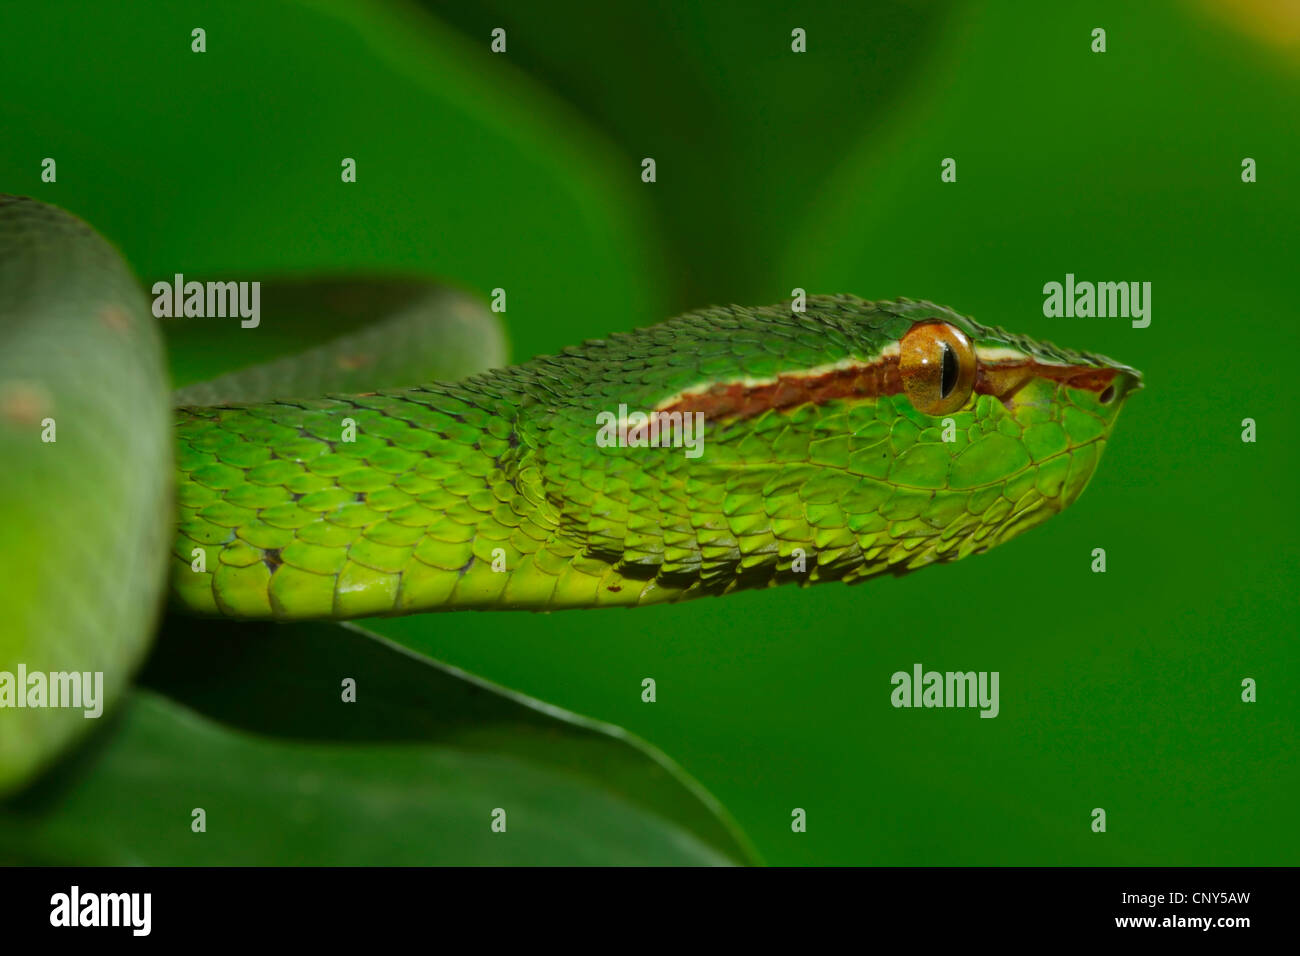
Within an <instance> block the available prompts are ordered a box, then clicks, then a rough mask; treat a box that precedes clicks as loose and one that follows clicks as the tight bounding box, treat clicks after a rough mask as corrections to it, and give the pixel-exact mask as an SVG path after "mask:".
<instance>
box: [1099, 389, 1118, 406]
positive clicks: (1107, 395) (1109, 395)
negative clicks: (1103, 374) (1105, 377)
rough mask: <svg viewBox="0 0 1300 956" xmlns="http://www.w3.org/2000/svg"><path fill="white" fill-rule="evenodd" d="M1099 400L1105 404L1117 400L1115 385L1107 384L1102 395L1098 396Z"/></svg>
mask: <svg viewBox="0 0 1300 956" xmlns="http://www.w3.org/2000/svg"><path fill="white" fill-rule="evenodd" d="M1097 400H1098V401H1099V402H1101V403H1102V404H1103V405H1109V404H1110V403H1111V402H1113V401H1114V400H1115V386H1114V385H1107V386H1106V390H1105V391H1104V392H1102V393H1101V395H1100V396H1098V398H1097Z"/></svg>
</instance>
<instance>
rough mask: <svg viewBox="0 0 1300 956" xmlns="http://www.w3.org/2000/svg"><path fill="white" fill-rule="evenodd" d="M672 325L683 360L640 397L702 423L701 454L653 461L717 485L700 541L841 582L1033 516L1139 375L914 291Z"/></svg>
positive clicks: (1000, 532)
mask: <svg viewBox="0 0 1300 956" xmlns="http://www.w3.org/2000/svg"><path fill="white" fill-rule="evenodd" d="M680 321H681V323H682V324H680V325H678V324H676V323H674V324H672V329H671V330H672V333H673V337H674V339H680V336H682V335H683V334H687V335H689V348H688V349H687V350H686V354H687V355H689V356H691V358H690V359H688V360H685V361H682V362H680V363H678V365H677V366H676V368H677V369H678V370H679V371H681V374H680V375H678V377H677V379H676V380H675V381H672V382H671V383H667V384H669V385H670V386H671V387H669V388H667V389H662V390H660V389H661V386H662V385H663V384H665V383H663V382H660V381H658V380H657V379H656V381H655V383H654V390H657V391H658V395H659V396H660V397H659V400H658V401H657V402H656V403H655V404H654V408H655V410H656V411H657V412H658V413H661V414H663V413H674V412H681V413H690V412H694V413H702V414H703V416H704V418H705V419H706V420H707V422H708V427H709V432H708V439H707V442H706V444H707V448H706V450H705V453H704V455H703V457H702V459H701V460H700V461H699V462H696V463H694V464H691V463H688V462H681V463H677V464H673V463H670V464H667V465H661V466H659V467H663V468H666V469H667V472H668V474H666V475H665V476H664V478H663V479H662V480H663V481H664V482H665V487H671V486H672V485H671V483H672V482H673V481H682V482H684V483H687V484H688V486H690V487H695V488H699V489H707V490H712V489H717V493H718V496H719V500H718V501H717V502H716V503H714V504H713V506H712V507H713V508H715V509H716V511H717V514H716V516H715V517H713V518H709V519H708V521H707V523H708V527H709V528H710V529H714V530H711V531H710V534H711V536H712V538H711V541H713V542H715V543H714V544H713V545H712V546H713V547H715V548H716V550H717V552H718V554H719V556H720V558H721V559H722V560H724V561H737V560H738V561H739V564H740V567H741V569H742V570H743V569H745V567H746V565H750V566H752V567H753V568H754V570H755V572H760V571H761V572H764V573H767V572H770V573H772V574H773V577H774V578H775V579H776V580H784V579H792V578H793V577H794V575H793V574H788V573H786V572H785V570H784V568H785V567H786V562H785V558H786V554H787V552H789V553H793V551H794V549H795V548H796V547H800V546H802V547H804V548H806V549H807V550H810V551H814V552H816V553H817V554H818V555H819V557H818V565H817V567H816V568H815V569H814V570H813V571H812V572H811V573H810V574H809V575H807V576H805V578H804V580H805V581H814V580H825V579H835V578H838V579H844V580H857V579H859V578H862V577H866V576H870V575H872V574H875V573H878V572H880V571H885V570H888V571H893V572H895V573H901V572H904V571H908V570H911V569H913V568H916V567H920V566H922V565H925V564H929V563H932V562H937V561H949V560H955V559H957V558H961V557H965V556H966V555H967V554H971V553H974V552H978V551H984V550H987V549H988V548H991V547H993V546H994V545H996V544H998V543H999V542H1001V541H1004V540H1007V539H1008V538H1010V537H1013V536H1014V535H1016V534H1019V533H1021V532H1023V531H1025V530H1027V529H1028V528H1030V527H1033V526H1034V525H1037V524H1039V523H1041V522H1043V521H1045V520H1046V519H1047V518H1049V517H1050V516H1052V515H1054V514H1056V513H1058V512H1059V511H1061V510H1062V509H1063V508H1065V507H1066V506H1067V505H1069V504H1071V503H1072V502H1073V501H1074V500H1075V499H1077V498H1078V496H1079V495H1080V494H1081V493H1082V491H1083V489H1084V487H1085V486H1086V485H1087V484H1088V481H1089V480H1090V479H1091V477H1092V475H1093V473H1094V472H1095V470H1096V467H1097V463H1098V461H1099V458H1100V454H1101V451H1102V449H1103V447H1104V446H1105V442H1106V440H1107V438H1108V437H1109V435H1110V432H1111V429H1112V427H1113V425H1114V423H1115V419H1116V416H1117V415H1118V412H1119V408H1120V406H1122V405H1123V404H1124V401H1125V399H1126V398H1127V396H1128V395H1130V394H1131V393H1132V392H1134V391H1136V390H1137V389H1138V388H1140V386H1141V376H1140V375H1139V374H1138V373H1137V372H1136V371H1135V370H1134V369H1132V368H1129V367H1128V366H1125V365H1121V364H1120V363H1118V362H1114V361H1112V360H1111V359H1108V358H1105V357H1104V356H1100V355H1094V354H1092V353H1087V352H1075V351H1071V350H1068V349H1062V348H1058V347H1057V346H1054V345H1051V344H1049V343H1044V342H1038V341H1035V340H1033V339H1030V338H1028V337H1025V336H1021V335H1016V334H1014V333H1010V332H1006V331H1004V330H1002V329H998V328H992V327H986V326H983V325H980V324H979V323H977V322H975V321H974V320H972V319H970V318H968V317H966V316H963V315H960V314H959V313H957V312H954V311H952V310H951V309H948V308H945V307H942V306H937V305H934V304H933V303H929V302H917V301H911V300H898V301H893V302H867V301H864V300H862V299H858V298H856V297H852V296H813V297H809V298H808V300H807V308H806V310H805V311H803V312H799V311H796V310H793V309H792V308H791V307H790V306H789V305H784V306H773V307H769V308H763V309H752V310H708V311H706V312H703V313H696V314H695V315H693V316H688V317H686V318H685V319H684V320H680ZM703 369H707V370H708V371H709V372H710V373H711V374H710V376H709V377H707V378H704V377H703V376H700V374H699V372H700V371H701V370H703ZM691 379H694V381H691ZM682 386H685V387H682ZM692 475H698V476H699V477H698V479H696V480H692V478H691V476H692ZM702 504H703V503H702V502H700V503H697V505H696V507H697V508H700V507H702ZM699 520H701V521H704V520H705V519H704V518H700V519H699ZM702 554H703V549H701V555H702ZM769 556H770V561H769V560H768V557H769ZM654 560H657V558H655V559H654ZM693 560H696V561H699V560H700V558H699V557H694V558H693ZM688 563H689V562H688ZM705 563H707V562H705Z"/></svg>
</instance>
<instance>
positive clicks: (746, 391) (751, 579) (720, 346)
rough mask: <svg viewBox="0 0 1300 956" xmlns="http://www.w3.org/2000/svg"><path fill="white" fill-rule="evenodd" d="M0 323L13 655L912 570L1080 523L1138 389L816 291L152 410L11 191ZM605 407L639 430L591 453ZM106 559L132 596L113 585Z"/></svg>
mask: <svg viewBox="0 0 1300 956" xmlns="http://www.w3.org/2000/svg"><path fill="white" fill-rule="evenodd" d="M0 305H2V306H3V317H4V325H3V327H0V332H2V333H3V335H4V340H3V342H4V345H5V352H4V355H3V358H0V441H3V442H4V445H3V450H4V451H5V453H6V456H9V455H10V454H14V455H21V456H22V457H21V458H19V459H18V461H19V462H20V464H19V465H18V468H17V469H14V468H13V465H12V459H9V458H8V457H7V462H6V465H7V471H6V475H5V477H4V478H3V483H2V484H0V508H3V509H4V510H3V514H2V515H0V517H3V518H4V519H5V520H4V522H3V526H4V530H3V531H0V561H2V562H3V563H2V564H0V588H3V589H4V594H3V595H0V596H3V597H5V598H6V599H8V600H7V605H8V607H10V608H11V609H15V610H14V611H13V613H15V614H16V615H17V616H16V618H15V619H14V620H15V621H16V632H15V633H16V635H17V636H16V637H12V636H11V637H9V638H7V639H6V641H7V643H6V644H5V645H3V646H0V650H3V651H4V652H5V656H6V657H7V658H9V659H21V658H22V656H23V655H24V654H28V655H29V656H32V655H36V654H37V652H38V651H42V652H43V651H44V650H45V649H47V648H50V647H53V648H57V647H58V645H59V641H60V639H61V637H60V635H66V634H68V633H82V632H85V631H87V630H89V631H91V632H93V633H94V634H96V635H98V636H97V637H96V640H97V641H98V642H99V643H100V645H102V646H103V647H107V648H109V650H102V652H103V653H104V655H105V657H106V659H107V658H109V657H111V653H110V651H111V648H112V647H114V646H116V647H118V648H119V649H120V648H123V647H126V648H128V649H129V648H132V647H135V648H139V647H143V646H144V643H145V641H146V638H145V637H142V636H141V635H147V634H148V633H149V631H150V628H151V622H152V619H153V617H154V615H155V613H156V607H157V603H158V601H157V598H158V597H159V596H160V595H161V593H162V592H163V590H164V589H165V586H164V581H165V580H166V579H168V577H169V580H170V585H169V587H167V588H166V590H168V591H169V592H170V600H171V603H172V604H174V605H176V606H178V607H180V608H182V609H184V610H188V611H192V612H197V613H200V614H212V615H224V616H228V617H232V618H274V619H281V620H292V619H306V618H334V619H343V618H354V617H359V616H366V615H386V614H406V613H412V612H421V611H438V610H449V609H462V608H475V609H529V610H554V609H562V608H590V607H604V606H616V605H622V606H638V605H648V604H654V603H659V602H665V601H680V600H685V599H689V598H695V597H699V596H703V595H722V594H728V593H730V592H733V591H739V590H743V589H748V588H762V587H769V586H772V585H778V584H783V583H798V584H813V583H818V582H826V581H841V582H857V581H862V580H864V579H865V578H868V577H871V576H874V575H878V574H881V573H885V572H889V573H893V574H900V573H905V572H908V571H912V570H915V569H917V568H920V567H923V566H925V565H927V564H932V563H936V562H944V561H952V560H955V559H959V558H963V557H965V556H967V555H970V554H974V553H977V552H981V551H985V550H987V549H989V548H992V547H994V546H995V545H997V544H999V543H1001V542H1003V541H1006V540H1007V539H1009V538H1011V537H1014V536H1015V535H1017V534H1020V533H1021V532H1023V531H1025V530H1027V529H1028V528H1031V527H1033V526H1034V525H1037V524H1039V523H1041V522H1043V521H1045V520H1046V519H1047V518H1049V517H1050V516H1052V515H1054V514H1056V513H1057V512H1059V511H1061V510H1062V509H1063V508H1065V507H1066V506H1067V505H1069V504H1071V503H1072V502H1073V501H1074V500H1075V499H1076V498H1078V496H1079V495H1080V493H1081V492H1082V491H1083V489H1084V487H1085V486H1086V485H1087V483H1088V481H1089V479H1090V478H1091V476H1092V474H1093V472H1094V471H1095V469H1096V467H1097V463H1098V460H1099V458H1100V456H1101V452H1102V449H1103V448H1104V446H1105V443H1106V440H1107V438H1108V436H1109V435H1110V431H1111V428H1112V427H1113V425H1114V422H1115V419H1116V416H1117V415H1118V413H1119V409H1120V407H1121V406H1122V405H1123V403H1124V399H1125V398H1126V396H1127V395H1128V394H1130V393H1131V392H1133V391H1134V390H1136V389H1137V388H1139V387H1140V383H1141V379H1140V376H1139V374H1138V373H1137V372H1136V371H1134V370H1133V369H1131V368H1128V367H1127V366H1124V365H1121V364H1119V363H1117V362H1114V361H1112V360H1110V359H1108V358H1105V357H1104V356H1100V355H1095V354H1091V353H1088V352H1078V351H1071V350H1069V349H1064V348H1058V347H1056V346H1053V345H1051V344H1048V343H1045V342H1039V341H1035V340H1033V339H1030V338H1027V337H1025V336H1021V335H1015V334H1012V333H1009V332H1006V331H1003V330H1002V329H1000V328H994V327H989V326H985V325H981V324H979V323H977V322H975V321H974V320H972V319H970V318H968V317H966V316H963V315H961V314H959V313H957V312H954V311H953V310H951V309H948V308H945V307H942V306H937V305H934V304H932V303H929V302H923V301H912V300H905V299H900V300H896V301H888V302H868V301H864V300H862V299H858V298H855V297H853V296H849V295H836V296H810V297H808V298H807V300H806V302H802V303H797V302H787V303H784V304H781V305H774V306H768V307H761V308H748V307H736V306H732V307H726V308H710V309H704V310H701V311H696V312H691V313H689V314H686V315H683V316H680V317H678V318H675V319H672V320H670V321H667V322H664V323H661V324H659V325H655V326H651V327H649V328H644V329H640V330H638V331H634V332H630V333H625V334H622V333H621V334H615V335H611V336H609V337H608V338H605V339H602V340H599V341H589V342H586V343H584V344H583V345H580V346H577V347H574V348H569V349H566V350H564V351H563V352H561V353H560V354H558V355H555V356H543V357H539V358H535V359H533V360H531V361H528V362H525V363H523V364H520V365H515V366H511V367H506V368H496V369H489V370H485V371H480V372H479V373H478V374H474V375H470V376H468V377H465V378H462V379H460V380H458V381H447V382H436V383H434V384H425V385H412V384H411V383H410V382H395V383H394V382H390V383H388V384H401V385H406V386H408V387H400V388H387V387H385V388H376V389H374V390H362V391H361V393H359V394H348V395H345V394H329V395H323V396H319V395H312V394H311V393H305V394H304V392H303V391H302V388H303V386H302V383H301V382H293V383H289V381H288V376H289V372H288V371H287V370H286V371H285V378H284V381H283V382H282V384H283V392H284V394H276V393H275V392H274V391H272V392H271V393H270V394H269V395H265V396H263V397H264V398H265V399H266V400H258V401H243V402H239V401H229V400H226V401H224V402H220V403H215V404H202V405H200V404H194V402H195V401H196V398H195V395H196V394H201V395H205V396H206V398H213V397H219V393H210V394H209V393H191V394H190V395H189V396H185V395H182V396H181V398H182V400H183V401H186V402H189V403H190V404H183V405H181V407H179V408H175V409H174V410H173V409H172V407H171V405H172V402H171V400H170V397H169V393H168V391H167V388H166V384H165V383H166V374H165V372H164V365H163V357H162V348H161V344H160V342H159V338H158V333H157V331H156V328H155V326H156V324H157V320H156V319H154V318H153V316H151V315H150V314H149V307H148V305H147V303H146V300H145V298H144V296H143V293H142V292H141V290H140V288H139V285H138V283H137V282H136V281H135V279H134V277H133V276H132V275H131V273H130V270H129V269H128V268H127V267H126V266H125V264H124V263H123V262H122V260H121V258H120V257H119V256H118V255H117V253H116V252H115V251H114V250H113V249H112V248H111V247H110V246H108V244H107V243H106V242H104V240H103V239H102V238H100V237H99V236H98V235H97V234H96V233H94V232H93V230H91V229H89V227H87V226H85V224H83V223H81V222H80V221H79V220H76V219H74V218H73V217H71V216H69V215H67V214H66V213H63V212H62V211H60V210H57V209H55V208H53V207H50V206H46V205H44V204H41V203H37V202H33V201H30V200H15V199H11V198H6V199H3V200H0ZM200 321H202V320H200ZM235 334H254V333H242V332H238V331H237V332H236V333H235ZM128 367H129V368H130V369H132V370H133V374H132V375H127V374H125V373H124V372H123V371H122V370H123V369H124V368H128ZM279 377H280V376H279V375H278V374H277V375H271V376H267V375H263V376H262V378H263V379H267V378H269V379H271V382H270V385H269V386H268V387H269V388H271V389H274V388H275V385H276V381H275V380H276V379H277V378H279ZM430 377H438V376H436V375H434V376H430ZM198 400H203V398H200V399H198ZM169 416H170V417H171V418H172V421H173V424H172V426H170V427H169V426H167V425H166V424H165V422H166V420H167V418H168V417H169ZM611 418H615V419H616V420H617V421H618V422H619V423H620V425H622V424H623V423H627V424H629V425H631V428H630V429H616V430H615V434H614V438H615V440H613V441H609V440H603V439H602V434H603V435H604V439H608V438H609V437H610V436H609V432H608V430H605V431H603V429H605V427H606V426H602V424H601V423H602V421H603V422H605V423H608V422H609V420H610V419H611ZM49 421H57V422H58V429H59V431H58V436H57V443H46V444H42V443H41V441H40V439H39V438H38V437H37V436H39V435H40V434H41V433H42V423H43V422H49ZM647 422H654V423H655V425H656V427H657V428H660V429H661V434H662V435H667V436H669V437H670V438H673V436H675V437H676V438H677V439H681V438H682V435H683V428H684V426H685V424H686V423H696V422H702V423H703V427H702V430H697V431H696V433H695V434H694V435H693V436H692V437H693V438H694V439H695V445H694V447H692V446H691V444H690V442H689V441H677V440H661V441H657V442H654V443H649V442H647V441H646V440H645V438H646V429H645V427H644V426H645V424H646V423H647ZM124 461H130V462H132V463H135V464H136V466H137V467H136V468H135V470H134V471H133V472H132V473H131V477H130V478H129V479H128V478H126V477H124V475H125V472H124V471H123V469H122V463H123V462H124ZM173 495H174V502H175V511H174V512H170V514H173V515H174V517H169V511H168V508H167V506H166V504H165V502H167V501H169V500H172V498H171V496H173ZM158 502H164V506H163V508H162V510H161V511H160V510H159V508H158ZM106 522H107V523H108V524H107V525H106ZM96 528H103V529H104V532H103V533H102V534H96V533H92V530H93V529H96ZM169 539H170V542H171V547H170V553H169V549H168V540H169ZM32 542H42V545H41V547H39V548H36V549H33V547H32ZM165 562H170V570H169V575H165V574H163V571H162V566H163V564H164V563H165ZM72 566H77V567H81V568H83V569H85V573H84V574H83V575H82V577H83V578H84V581H83V582H82V583H81V584H80V585H79V588H80V593H79V594H77V595H70V594H68V593H67V590H66V588H67V582H68V579H67V577H66V570H67V568H69V567H72ZM128 569H130V570H133V571H136V572H138V573H135V574H134V575H133V579H135V580H140V581H143V582H145V583H143V584H140V585H139V586H137V587H135V588H134V589H133V590H127V589H125V588H124V586H123V584H122V575H123V574H125V572H126V570H128ZM101 649H102V648H101ZM126 656H127V657H130V656H131V655H130V654H128V655H126ZM50 657H51V663H54V664H57V663H59V660H58V657H59V654H58V652H57V651H51V652H50ZM136 657H137V658H138V653H137V654H136ZM0 666H3V661H0ZM73 666H76V667H77V668H78V669H82V668H84V667H85V666H87V665H86V662H85V660H84V659H82V658H78V660H77V661H76V662H75V663H73ZM0 756H2V755H0Z"/></svg>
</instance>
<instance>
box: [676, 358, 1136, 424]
mask: <svg viewBox="0 0 1300 956" xmlns="http://www.w3.org/2000/svg"><path fill="white" fill-rule="evenodd" d="M1033 378H1045V379H1050V380H1052V381H1056V382H1068V383H1069V384H1070V386H1071V387H1072V388H1081V389H1086V390H1087V391H1090V392H1101V391H1104V390H1105V389H1106V387H1107V386H1109V385H1110V384H1111V382H1112V381H1113V380H1114V378H1115V369H1113V368H1094V367H1092V366H1079V365H1043V364H1041V363H1039V362H1035V361H1033V360H1032V359H1026V360H1023V361H1021V360H1014V361H999V362H989V363H984V362H981V363H979V369H978V372H977V374H976V378H975V389H974V390H975V392H977V393H979V394H981V395H997V396H999V397H1000V398H1006V397H1007V396H1008V395H1010V394H1011V393H1013V392H1015V391H1017V390H1019V389H1020V388H1021V387H1022V386H1023V385H1024V384H1025V383H1027V382H1028V381H1029V380H1030V379H1033ZM902 392H903V380H902V377H901V376H900V375H899V372H898V356H897V355H889V356H885V357H883V358H880V359H877V360H876V361H875V362H871V363H868V364H864V365H855V366H851V367H849V368H837V369H832V370H831V371H828V372H822V373H820V374H817V375H800V374H797V373H796V374H791V375H779V376H777V378H776V380H775V381H773V382H765V383H763V384H761V385H747V384H745V383H744V382H715V383H714V384H713V385H710V386H708V387H707V388H705V389H703V390H700V391H691V392H687V393H685V394H682V395H679V396H676V397H674V398H673V399H672V400H671V401H670V402H668V403H667V404H665V405H661V406H659V407H658V408H656V409H655V411H656V412H660V413H669V412H703V413H704V414H705V416H706V417H709V418H714V419H722V418H741V419H743V418H753V417H754V416H756V415H759V414H761V413H762V412H765V411H768V410H769V409H773V410H780V409H783V408H794V407H795V406H797V405H803V404H807V403H810V404H813V405H822V404H825V403H826V402H830V401H834V400H835V399H841V398H843V399H854V398H878V397H879V396H881V395H899V394H901V393H902Z"/></svg>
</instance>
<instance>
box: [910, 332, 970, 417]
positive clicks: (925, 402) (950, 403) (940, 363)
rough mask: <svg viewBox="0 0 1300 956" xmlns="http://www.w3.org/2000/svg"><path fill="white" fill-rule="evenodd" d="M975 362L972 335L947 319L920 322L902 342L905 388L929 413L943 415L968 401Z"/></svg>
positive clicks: (915, 401)
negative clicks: (944, 320)
mask: <svg viewBox="0 0 1300 956" xmlns="http://www.w3.org/2000/svg"><path fill="white" fill-rule="evenodd" d="M975 366H976V362H975V349H974V348H973V347H972V346H971V344H970V339H968V338H966V334H965V333H964V332H962V331H961V329H958V328H956V327H955V326H951V325H949V324H948V323H946V322H918V323H917V324H916V325H914V326H912V327H911V328H910V329H908V330H907V334H906V335H904V336H903V339H902V341H901V342H900V343H899V355H898V372H899V375H900V376H902V379H903V390H904V391H905V392H907V397H908V398H909V399H911V402H912V405H913V406H915V408H916V410H917V411H918V412H923V413H925V414H926V415H944V414H947V413H948V412H953V411H956V410H957V409H959V408H961V407H962V406H963V405H965V404H966V399H968V398H969V397H970V392H971V389H972V388H973V387H974V385H975Z"/></svg>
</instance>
